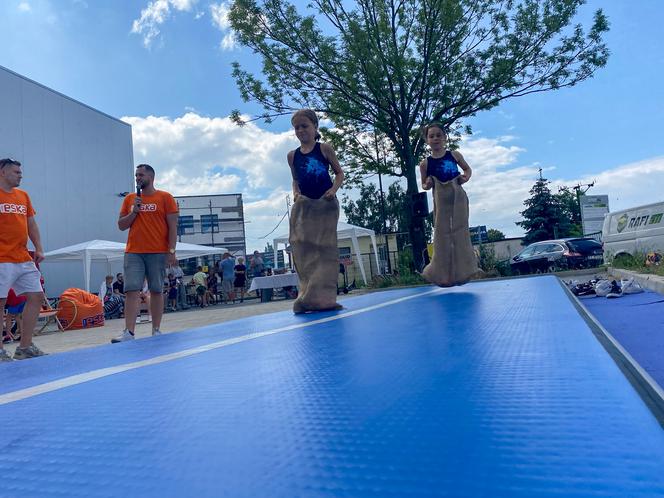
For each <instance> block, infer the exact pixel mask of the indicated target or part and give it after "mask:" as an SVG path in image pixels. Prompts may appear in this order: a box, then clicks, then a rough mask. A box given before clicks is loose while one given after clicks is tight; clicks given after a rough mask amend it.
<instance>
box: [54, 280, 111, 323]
mask: <svg viewBox="0 0 664 498" xmlns="http://www.w3.org/2000/svg"><path fill="white" fill-rule="evenodd" d="M58 308H60V311H59V312H58V319H59V320H60V323H62V327H63V328H64V329H65V330H67V329H87V328H92V327H102V326H103V325H104V305H103V304H102V302H101V299H99V298H98V297H97V296H95V295H94V294H90V293H89V292H85V291H84V290H82V289H74V288H72V289H67V290H66V291H64V292H63V293H62V295H61V296H60V303H59V304H58Z"/></svg>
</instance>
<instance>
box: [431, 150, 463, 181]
mask: <svg viewBox="0 0 664 498" xmlns="http://www.w3.org/2000/svg"><path fill="white" fill-rule="evenodd" d="M427 175H428V176H434V177H436V178H438V180H440V181H441V182H449V181H450V180H452V179H453V178H456V177H457V176H459V175H460V173H459V163H457V160H456V159H454V156H453V155H452V152H450V151H449V150H448V151H445V155H444V156H443V157H431V156H429V157H427Z"/></svg>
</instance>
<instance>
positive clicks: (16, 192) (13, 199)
mask: <svg viewBox="0 0 664 498" xmlns="http://www.w3.org/2000/svg"><path fill="white" fill-rule="evenodd" d="M34 215H35V210H34V209H33V208H32V203H31V202H30V197H28V194H27V193H26V192H24V191H23V190H21V189H18V188H15V189H12V191H11V192H9V193H7V192H5V191H4V190H2V189H0V263H25V262H26V261H32V258H31V257H30V254H29V253H28V218H30V217H32V216H34Z"/></svg>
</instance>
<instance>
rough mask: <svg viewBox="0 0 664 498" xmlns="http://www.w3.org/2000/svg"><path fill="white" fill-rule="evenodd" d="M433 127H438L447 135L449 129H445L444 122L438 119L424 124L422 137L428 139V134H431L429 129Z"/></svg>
mask: <svg viewBox="0 0 664 498" xmlns="http://www.w3.org/2000/svg"><path fill="white" fill-rule="evenodd" d="M431 128H438V129H439V130H440V131H442V132H443V133H444V134H445V136H446V137H447V130H446V129H445V125H443V123H440V122H438V121H432V122H431V123H429V124H425V125H424V126H422V138H423V139H424V140H426V139H427V135H428V134H429V130H430V129H431Z"/></svg>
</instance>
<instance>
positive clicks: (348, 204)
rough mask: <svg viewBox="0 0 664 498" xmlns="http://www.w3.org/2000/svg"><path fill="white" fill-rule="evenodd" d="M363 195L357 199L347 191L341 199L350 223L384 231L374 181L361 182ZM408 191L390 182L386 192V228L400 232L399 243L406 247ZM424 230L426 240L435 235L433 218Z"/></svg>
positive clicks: (377, 231)
mask: <svg viewBox="0 0 664 498" xmlns="http://www.w3.org/2000/svg"><path fill="white" fill-rule="evenodd" d="M359 190H360V195H359V197H358V199H357V200H356V201H353V200H351V198H350V197H349V196H348V194H346V193H345V194H344V195H343V196H342V198H341V207H342V208H343V210H344V213H345V214H346V218H347V219H348V223H350V224H352V225H357V226H361V227H365V228H370V229H372V230H374V231H375V232H376V233H385V231H384V230H383V216H382V206H381V202H380V191H379V190H378V187H376V185H375V184H373V183H366V184H360V186H359ZM408 201H409V200H408V194H406V192H405V190H404V189H403V187H402V186H401V185H400V184H399V183H393V184H391V185H390V186H389V187H388V189H387V194H386V195H385V203H384V209H385V228H386V230H387V232H388V233H397V234H398V235H397V243H398V245H399V247H403V246H404V244H405V243H406V241H407V240H408V238H407V236H405V235H403V234H404V233H407V232H408V223H409V221H410V218H409V216H408V213H409V210H410V207H409V204H408ZM425 231H426V237H427V240H430V239H431V236H432V234H433V224H432V219H431V217H430V216H429V217H427V218H426V221H425Z"/></svg>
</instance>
